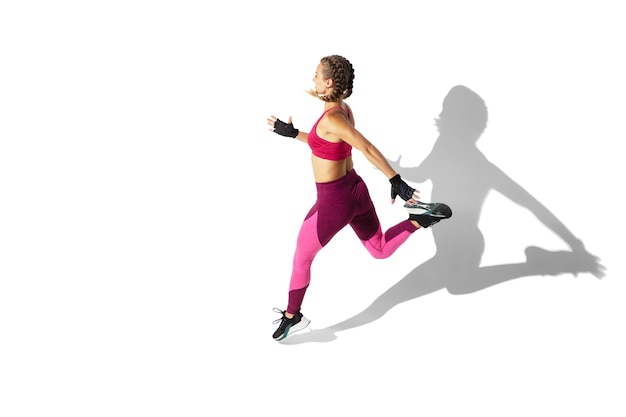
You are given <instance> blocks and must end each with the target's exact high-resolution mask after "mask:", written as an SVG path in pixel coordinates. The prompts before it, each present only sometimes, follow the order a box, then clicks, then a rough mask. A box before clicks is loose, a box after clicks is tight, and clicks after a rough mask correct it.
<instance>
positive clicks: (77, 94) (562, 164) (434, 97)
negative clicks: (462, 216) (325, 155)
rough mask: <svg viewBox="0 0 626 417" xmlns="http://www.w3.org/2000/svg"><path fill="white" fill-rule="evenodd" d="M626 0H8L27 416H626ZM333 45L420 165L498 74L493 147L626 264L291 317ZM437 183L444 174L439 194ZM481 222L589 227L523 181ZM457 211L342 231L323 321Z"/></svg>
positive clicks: (533, 235) (3, 311)
mask: <svg viewBox="0 0 626 417" xmlns="http://www.w3.org/2000/svg"><path fill="white" fill-rule="evenodd" d="M296 3H298V5H297V6H296ZM621 8H622V7H621V5H620V4H619V2H617V1H594V2H582V1H580V2H579V1H530V2H529V1H527V2H523V3H519V5H512V3H510V2H496V1H473V2H462V1H452V2H450V1H448V2H433V1H429V2H421V1H419V2H409V1H406V2H402V1H396V0H391V1H386V2H384V3H380V2H358V3H357V2H347V1H346V2H341V1H324V0H322V1H317V2H310V3H309V2H288V1H268V2H253V1H242V2H237V1H233V2H203V1H195V2H194V1H176V2H174V1H150V2H148V1H136V0H131V1H128V0H127V1H107V2H79V1H74V2H72V1H57V2H35V1H19V2H18V1H7V2H3V4H2V6H0V60H1V65H0V110H1V112H0V199H1V202H0V350H1V354H0V392H1V394H0V395H1V397H2V398H1V400H0V414H1V415H3V416H6V417H14V416H49V415H63V416H116V417H119V416H186V417H189V416H209V415H210V416H231V415H232V416H235V415H236V416H240V415H267V414H268V413H275V414H279V413H288V414H296V415H301V416H318V415H326V416H335V415H337V416H338V415H388V416H404V415H411V416H413V415H424V416H446V417H447V416H461V415H481V416H530V415H532V416H555V415H563V416H565V415H568V416H574V415H576V416H590V415H594V416H602V417H611V416H623V415H625V413H626V405H625V403H624V400H623V394H624V391H625V388H626V382H625V379H624V378H625V377H624V375H625V372H626V361H625V359H624V351H625V348H626V343H625V342H624V338H623V329H624V326H623V322H624V321H623V320H624V317H626V316H625V314H624V313H625V312H626V307H625V305H626V304H625V303H624V296H625V295H626V293H625V285H624V280H623V278H624V262H623V250H622V248H623V243H622V241H621V238H622V234H623V232H624V220H623V216H622V214H621V211H622V208H623V207H624V205H623V203H624V198H623V178H624V163H623V152H622V151H621V149H622V147H623V143H624V140H625V139H626V135H625V134H626V127H625V126H626V125H625V124H624V113H625V110H626V105H625V104H624V98H625V94H626V83H625V82H624V76H623V74H625V73H626V65H625V64H624V60H623V55H624V51H623V45H624V44H623V40H624V39H626V29H625V28H624V24H623V14H622V12H621V11H620V10H621ZM329 54H341V55H344V56H346V57H348V58H349V59H350V60H351V62H352V63H353V65H354V66H355V69H356V77H357V78H356V80H355V90H354V94H353V96H352V97H351V98H350V99H349V101H348V102H349V103H350V104H351V106H352V107H353V110H354V112H355V115H356V119H357V127H358V128H359V129H360V130H361V131H362V132H363V133H364V134H365V135H366V136H367V137H368V138H369V139H370V140H371V141H372V142H373V143H374V144H375V145H376V146H377V147H378V148H379V149H380V150H381V151H382V152H383V153H384V154H385V155H386V156H387V157H388V158H390V159H396V158H398V156H400V155H402V163H403V164H406V165H408V166H417V165H419V163H420V161H421V160H422V159H423V158H424V157H425V156H426V155H427V154H428V152H429V151H430V148H431V146H432V145H433V143H434V141H435V139H436V138H437V134H438V132H437V131H436V129H435V127H434V124H433V119H434V118H435V117H437V116H438V114H439V113H440V111H441V106H442V102H443V99H444V97H445V96H446V94H447V93H448V91H449V90H450V89H451V88H452V87H453V86H455V85H463V86H466V87H468V88H470V89H471V90H472V91H474V92H476V93H477V94H478V95H479V96H480V97H481V98H482V99H483V100H484V101H485V103H486V105H487V107H488V109H489V124H488V127H487V130H486V131H485V133H484V134H483V135H482V137H481V138H480V141H479V143H478V145H479V147H480V149H481V151H482V152H483V153H484V155H485V156H486V158H488V159H489V160H490V161H491V162H492V163H493V164H494V165H496V166H497V167H498V168H500V169H501V170H502V171H504V172H506V174H507V175H509V176H510V177H511V178H512V179H514V180H515V181H516V182H517V183H518V184H519V185H520V186H522V187H523V188H524V189H525V190H526V191H527V192H529V193H530V194H532V195H533V196H534V197H535V198H536V199H537V200H539V201H540V202H541V203H542V204H543V205H544V206H545V207H546V208H547V209H548V210H550V211H551V212H552V213H553V214H554V215H555V216H556V217H557V218H558V219H559V220H560V221H561V222H563V224H565V226H566V227H567V228H568V229H569V230H570V231H571V232H572V233H573V234H574V235H575V236H576V237H577V238H579V239H581V240H582V241H583V242H584V244H585V246H586V248H587V250H588V251H589V252H590V253H592V254H593V255H595V256H597V257H598V258H599V259H600V262H601V264H602V266H603V267H604V268H606V269H605V273H606V274H605V276H604V278H603V279H597V278H596V277H595V276H594V275H593V274H590V273H581V274H578V275H577V276H574V275H572V274H559V275H557V276H550V275H548V276H525V277H522V278H520V279H517V280H513V281H509V282H505V283H502V284H499V285H496V286H493V287H490V288H487V289H484V290H481V291H477V292H474V293H471V294H465V295H453V294H451V293H449V292H448V291H446V289H445V288H443V287H442V288H440V289H439V290H437V291H434V292H431V293H428V294H424V295H423V296H421V297H417V298H414V299H412V300H409V301H407V302H405V303H402V304H399V305H397V306H394V307H393V308H392V309H391V310H390V311H389V312H388V313H387V314H385V315H384V316H383V317H381V318H379V319H377V320H374V321H372V322H370V323H368V324H366V325H363V326H360V327H355V328H352V329H347V330H346V331H342V332H336V333H335V334H332V335H331V334H330V333H326V334H327V335H328V336H329V337H328V338H327V340H324V341H308V342H307V339H306V338H304V339H303V338H301V339H295V340H301V341H303V342H304V343H282V344H281V343H276V342H274V341H273V340H272V339H271V337H270V335H271V333H272V332H273V331H274V328H275V325H273V324H272V321H273V320H274V319H275V318H277V317H278V315H276V314H275V313H273V312H272V308H273V307H279V308H284V307H285V305H286V295H287V294H286V290H287V286H288V280H289V275H290V264H291V256H292V254H293V249H294V243H295V237H296V234H297V231H298V228H299V226H300V223H301V221H302V219H303V216H304V215H305V214H306V211H308V209H309V207H310V206H311V204H312V203H313V201H314V198H315V187H314V184H313V180H312V175H311V172H310V167H309V151H308V149H307V147H306V146H304V145H302V144H300V143H296V142H294V141H290V140H288V139H286V138H282V137H280V136H277V135H274V134H272V133H270V132H268V130H267V126H266V122H265V119H266V117H267V116H269V115H270V114H275V115H277V116H278V117H281V118H282V119H286V118H288V117H289V116H293V118H294V123H295V124H296V127H300V128H301V129H304V130H307V129H308V128H309V126H310V125H311V124H312V123H313V122H314V121H315V119H316V118H317V116H318V115H319V114H320V112H321V109H322V104H321V102H319V101H317V100H315V99H314V98H311V97H310V96H308V95H306V94H305V93H304V92H303V91H304V90H306V89H308V88H309V87H311V85H312V83H311V78H312V76H313V72H314V70H315V66H316V65H317V63H318V62H319V59H320V58H321V57H322V56H324V55H329ZM355 163H356V165H357V170H358V171H359V173H360V174H361V175H362V176H363V177H364V179H365V181H366V182H367V184H368V186H369V188H370V192H371V194H372V196H373V199H374V202H375V204H376V206H377V208H378V211H379V216H380V218H381V221H382V223H383V226H385V227H388V226H391V225H392V224H395V223H396V222H398V221H400V220H401V219H402V218H404V216H405V214H404V212H403V210H402V208H401V206H400V205H398V204H397V205H395V206H390V205H389V202H388V192H389V185H388V183H387V180H386V179H385V178H384V177H383V176H382V175H381V174H380V173H378V172H376V171H375V170H374V169H373V168H372V167H371V165H369V164H368V163H367V161H366V160H364V159H363V158H362V157H360V156H359V155H355ZM430 186H431V185H430V184H429V183H425V184H417V188H419V189H420V190H421V191H422V197H423V198H424V199H426V200H427V199H428V198H429V190H430V188H429V187H430ZM480 228H481V231H482V233H483V235H484V236H485V241H486V249H485V253H484V256H483V264H484V265H498V264H507V263H511V262H524V259H525V257H524V256H525V255H524V249H525V248H526V247H527V246H530V245H533V246H538V247H541V248H544V249H546V250H569V248H568V247H567V245H566V244H565V243H564V242H563V241H562V240H560V239H559V238H558V237H555V236H554V235H553V234H552V233H550V232H549V231H546V230H545V228H543V227H542V225H541V224H539V223H538V222H537V221H536V219H535V218H534V217H533V216H532V215H531V214H530V213H528V212H527V211H525V210H523V209H522V208H520V207H519V206H517V205H515V204H514V203H512V202H510V201H507V200H506V199H505V198H504V197H502V196H499V195H498V194H496V193H493V194H491V195H490V196H489V197H488V198H487V200H486V201H485V205H484V208H483V210H482V217H481V221H480ZM431 230H433V229H431ZM431 230H424V231H420V232H418V234H417V235H415V236H412V237H411V239H410V240H409V241H408V242H407V243H406V245H405V246H403V247H402V248H401V249H400V250H399V251H398V252H397V253H396V254H394V256H393V257H392V258H389V259H386V260H374V259H372V258H370V257H369V255H368V254H367V253H366V252H365V250H364V249H363V248H362V247H361V245H360V243H359V242H358V240H357V239H356V238H355V237H354V235H353V234H352V232H351V231H350V230H349V229H347V230H345V231H343V232H341V233H340V234H339V235H337V237H336V239H335V240H333V241H332V242H331V244H329V246H328V248H327V249H326V250H325V251H323V252H322V253H321V254H320V255H319V257H318V259H317V260H316V263H315V264H314V268H313V281H312V284H311V287H310V289H309V292H308V294H307V298H306V299H305V304H304V306H303V311H304V312H305V314H306V315H307V316H308V317H309V318H310V319H311V320H312V323H311V325H310V330H311V331H316V330H320V329H325V328H328V326H332V325H334V324H336V323H339V322H341V321H343V320H345V319H348V318H350V317H352V316H354V315H356V314H358V313H359V312H361V311H363V310H364V309H365V308H367V306H368V305H370V304H371V303H372V301H373V300H375V299H376V297H378V296H379V295H381V294H382V293H384V292H385V291H386V290H387V289H388V288H390V287H392V286H393V285H394V284H395V283H397V282H398V281H400V280H401V279H402V278H403V277H404V276H405V275H406V274H407V273H408V272H409V271H411V270H412V269H413V268H416V267H418V266H419V265H420V264H421V263H422V262H425V261H427V260H428V259H429V258H430V257H431V256H433V254H434V252H435V249H436V248H435V244H434V241H433V239H432V233H433V232H432V231H431ZM430 279H435V280H436V279H437V278H436V277H434V278H433V277H431V278H430ZM321 334H325V333H323V332H321ZM304 336H305V337H306V334H305V335H304ZM294 337H295V336H294ZM318 339H319V338H318ZM311 340H312V339H311Z"/></svg>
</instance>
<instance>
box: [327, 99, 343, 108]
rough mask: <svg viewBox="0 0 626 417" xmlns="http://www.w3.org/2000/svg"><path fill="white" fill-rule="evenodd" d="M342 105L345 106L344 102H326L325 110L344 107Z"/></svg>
mask: <svg viewBox="0 0 626 417" xmlns="http://www.w3.org/2000/svg"><path fill="white" fill-rule="evenodd" d="M342 104H343V100H337V101H326V102H324V110H328V109H331V108H333V107H342Z"/></svg>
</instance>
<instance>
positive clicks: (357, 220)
mask: <svg viewBox="0 0 626 417" xmlns="http://www.w3.org/2000/svg"><path fill="white" fill-rule="evenodd" d="M316 186H317V201H316V202H315V204H314V205H313V207H312V208H311V210H310V211H309V213H308V214H307V215H306V217H305V220H304V222H303V223H302V227H301V228H300V233H299V234H298V243H297V246H296V252H295V255H294V257H293V270H292V274H291V281H290V283H289V304H288V306H287V312H288V313H290V314H295V313H297V312H298V311H299V310H300V307H301V305H302V300H303V299H304V294H305V293H306V290H307V288H308V286H309V283H310V282H311V264H312V263H313V259H314V258H315V256H316V255H317V253H318V252H319V251H320V250H321V249H322V248H323V247H324V246H326V244H328V242H330V240H331V239H332V238H333V236H335V235H336V234H337V232H339V231H340V230H341V229H343V228H344V227H345V226H346V225H350V226H351V227H352V229H353V230H354V232H355V233H356V235H357V236H358V238H359V239H360V240H361V243H363V246H365V248H366V249H367V250H368V251H369V253H371V254H372V256H373V257H374V258H377V259H383V258H387V257H388V256H390V255H391V254H393V253H394V252H395V251H396V249H398V248H399V247H400V245H402V244H403V243H404V242H405V241H406V240H407V239H408V238H409V236H411V234H412V233H413V232H415V231H416V230H417V228H416V227H415V226H414V225H413V224H412V223H411V222H410V221H409V220H408V219H407V220H404V221H402V222H400V223H398V224H397V225H395V226H393V227H391V228H389V230H387V232H385V233H384V234H383V232H382V229H381V226H380V221H379V219H378V216H377V215H376V210H375V209H374V204H373V203H372V200H371V198H370V195H369V191H368V190H367V186H366V185H365V183H364V182H363V179H361V177H360V176H359V175H358V174H357V173H356V172H355V171H354V170H351V171H350V172H348V174H347V175H346V176H344V177H342V178H340V179H338V180H335V181H331V182H325V183H316Z"/></svg>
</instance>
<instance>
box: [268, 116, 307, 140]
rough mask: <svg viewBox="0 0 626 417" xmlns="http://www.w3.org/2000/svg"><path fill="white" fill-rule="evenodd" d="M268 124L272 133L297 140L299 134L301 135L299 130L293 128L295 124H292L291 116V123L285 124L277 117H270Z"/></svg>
mask: <svg viewBox="0 0 626 417" xmlns="http://www.w3.org/2000/svg"><path fill="white" fill-rule="evenodd" d="M267 124H268V125H269V126H270V132H274V133H278V134H279V135H281V136H286V137H289V138H295V137H297V136H298V133H300V131H299V130H298V129H296V128H295V127H293V123H291V116H289V121H288V122H287V123H285V122H283V121H282V120H280V119H279V118H277V117H276V116H274V115H272V116H270V117H268V119H267Z"/></svg>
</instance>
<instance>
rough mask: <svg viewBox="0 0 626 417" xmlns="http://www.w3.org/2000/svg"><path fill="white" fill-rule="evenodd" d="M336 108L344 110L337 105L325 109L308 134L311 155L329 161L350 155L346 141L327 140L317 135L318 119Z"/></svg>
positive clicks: (350, 147) (349, 147)
mask: <svg viewBox="0 0 626 417" xmlns="http://www.w3.org/2000/svg"><path fill="white" fill-rule="evenodd" d="M337 108H339V109H341V110H342V111H344V112H345V110H343V108H341V107H339V106H335V107H331V108H330V109H328V110H326V111H325V112H324V113H322V115H321V116H320V118H319V119H317V122H315V124H314V125H313V128H311V131H310V132H309V136H308V143H309V147H310V148H311V151H312V152H313V155H315V156H317V157H319V158H322V159H328V160H331V161H341V160H342V159H346V158H347V157H349V156H350V155H352V146H350V145H349V144H347V143H346V142H343V141H342V142H329V141H327V140H325V139H323V138H320V137H319V136H317V132H316V129H317V124H318V123H319V122H320V120H322V117H324V115H325V114H326V113H328V112H329V111H331V110H332V109H337Z"/></svg>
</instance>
